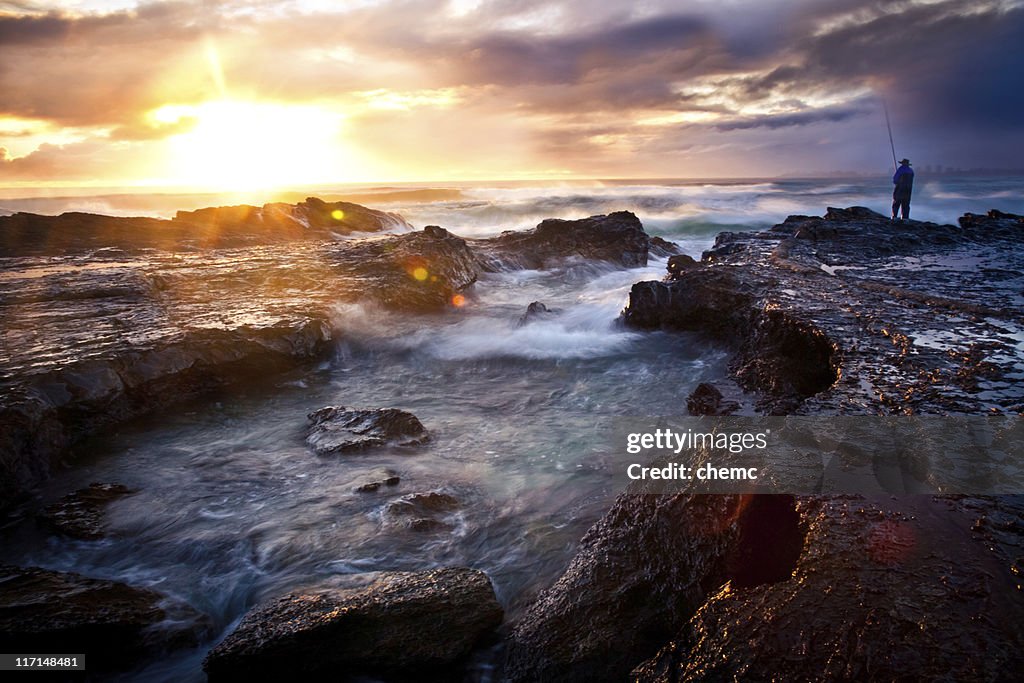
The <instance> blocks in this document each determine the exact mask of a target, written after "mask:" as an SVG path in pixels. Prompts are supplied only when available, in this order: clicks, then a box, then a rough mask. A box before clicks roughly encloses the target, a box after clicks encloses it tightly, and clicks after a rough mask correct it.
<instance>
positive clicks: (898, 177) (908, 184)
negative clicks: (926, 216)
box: [892, 159, 914, 221]
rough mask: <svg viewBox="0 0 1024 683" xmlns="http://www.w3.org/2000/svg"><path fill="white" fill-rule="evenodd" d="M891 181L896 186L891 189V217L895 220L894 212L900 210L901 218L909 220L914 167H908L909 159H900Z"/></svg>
mask: <svg viewBox="0 0 1024 683" xmlns="http://www.w3.org/2000/svg"><path fill="white" fill-rule="evenodd" d="M892 182H893V184H894V185H895V186H896V188H895V189H894V190H893V191H892V219H893V220H896V212H897V211H900V212H902V214H903V220H905V221H907V220H910V193H911V192H912V191H913V190H914V169H912V168H910V159H903V160H901V161H900V167H899V168H897V169H896V173H895V174H894V175H893V177H892Z"/></svg>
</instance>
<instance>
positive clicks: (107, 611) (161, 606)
mask: <svg viewBox="0 0 1024 683" xmlns="http://www.w3.org/2000/svg"><path fill="white" fill-rule="evenodd" d="M208 630H209V624H208V622H207V620H206V619H205V617H203V616H201V615H200V614H199V613H197V612H196V611H195V610H193V609H191V608H190V607H188V606H186V605H183V604H181V603H174V602H172V601H169V600H168V599H167V598H166V597H164V596H162V595H160V594H158V593H155V592H153V591H150V590H145V589H141V588H133V587H131V586H127V585H125V584H122V583H117V582H114V581H103V580H100V579H90V578H87V577H84V576H81V575H79V574H71V573H62V572H55V571H50V570H47V569H39V568H36V567H30V568H20V567H9V566H0V649H2V650H3V651H4V652H22V653H46V652H49V653H82V652H84V653H87V663H86V666H87V669H88V670H89V671H110V670H115V669H126V668H130V667H131V666H132V665H133V664H135V663H136V662H137V661H139V660H140V659H142V658H145V657H153V656H155V655H158V654H159V653H161V652H164V651H167V650H170V649H174V648H180V647H191V646H195V645H197V644H198V642H199V640H200V639H201V638H203V637H206V635H207V633H208Z"/></svg>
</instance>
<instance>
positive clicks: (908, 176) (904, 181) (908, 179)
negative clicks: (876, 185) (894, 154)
mask: <svg viewBox="0 0 1024 683" xmlns="http://www.w3.org/2000/svg"><path fill="white" fill-rule="evenodd" d="M892 182H893V184H894V185H895V186H896V188H895V189H894V190H893V196H896V195H906V196H908V197H909V196H910V192H911V191H912V190H913V189H914V169H912V168H910V166H900V167H899V168H897V169H896V173H895V174H894V175H893V177H892Z"/></svg>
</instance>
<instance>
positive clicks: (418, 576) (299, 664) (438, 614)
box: [203, 568, 502, 683]
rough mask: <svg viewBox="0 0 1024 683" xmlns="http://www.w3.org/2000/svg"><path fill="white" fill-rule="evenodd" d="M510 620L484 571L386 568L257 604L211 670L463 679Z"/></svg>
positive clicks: (217, 677) (312, 677)
mask: <svg viewBox="0 0 1024 683" xmlns="http://www.w3.org/2000/svg"><path fill="white" fill-rule="evenodd" d="M501 620H502V609H501V606H500V605H499V604H498V601H497V599H496V598H495V596H494V589H493V588H492V587H491V582H490V580H489V579H488V578H487V576H486V575H485V574H484V573H482V572H480V571H477V570H474V569H467V568H447V569H436V570H432V571H425V572H417V573H412V572H388V573H381V574H379V575H377V576H376V577H375V578H374V579H373V581H372V582H371V583H369V584H368V585H367V586H365V587H363V588H358V589H333V590H324V591H322V592H319V593H312V594H303V595H289V596H286V597H283V598H279V599H277V600H274V601H272V602H270V603H268V604H266V605H262V606H260V607H257V608H256V609H254V610H253V611H251V612H250V613H249V614H247V615H246V616H245V617H244V618H243V619H242V622H241V623H240V624H239V625H238V628H237V629H235V631H234V632H233V633H232V634H231V635H229V636H228V637H227V638H225V639H224V640H223V641H222V642H221V643H220V644H219V645H217V647H215V648H214V649H213V650H212V651H211V652H210V654H209V656H207V658H206V660H205V661H204V662H203V668H204V669H205V670H206V672H207V675H208V676H209V680H210V681H211V683H220V682H222V681H251V680H254V679H257V678H258V679H266V678H272V679H291V678H295V677H296V676H297V677H299V678H301V679H302V680H305V681H321V680H323V681H327V680H332V681H333V680H337V679H338V678H339V677H345V678H348V677H353V676H359V675H363V676H371V677H373V678H377V679H384V680H460V679H461V676H460V674H459V664H460V662H461V661H462V660H464V659H465V657H466V656H467V655H468V654H469V653H470V651H471V649H472V648H473V646H474V645H476V644H477V643H478V642H479V641H480V640H481V639H482V638H484V637H485V636H487V635H488V634H489V633H490V632H491V631H492V630H493V629H494V628H496V627H497V626H498V624H500V623H501Z"/></svg>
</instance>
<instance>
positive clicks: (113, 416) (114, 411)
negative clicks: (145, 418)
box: [0, 318, 332, 505]
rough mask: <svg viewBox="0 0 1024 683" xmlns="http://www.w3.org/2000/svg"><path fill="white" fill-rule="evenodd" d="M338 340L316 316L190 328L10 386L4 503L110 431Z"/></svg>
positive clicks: (0, 426) (3, 423) (5, 408)
mask: <svg viewBox="0 0 1024 683" xmlns="http://www.w3.org/2000/svg"><path fill="white" fill-rule="evenodd" d="M331 336H332V333H331V329H330V326H329V325H328V323H327V321H326V319H316V318H305V319H298V320H284V321H279V322H277V323H276V324H272V325H269V326H265V327H264V326H260V327H250V326H243V327H240V328H237V329H230V330H223V329H189V330H185V331H183V332H181V333H179V334H177V335H175V336H173V337H170V338H169V339H167V340H164V341H161V342H158V343H153V344H151V345H148V346H143V347H138V348H133V347H131V346H130V345H129V346H128V348H126V349H123V351H122V352H121V353H119V354H110V355H107V356H105V357H104V356H100V357H98V358H93V359H84V360H80V361H77V362H71V363H68V364H67V365H62V366H58V367H55V368H53V369H50V370H47V371H43V372H37V373H34V374H28V375H26V376H24V377H23V378H21V379H20V381H16V382H9V383H7V384H6V386H4V392H5V396H4V402H3V405H2V406H0V475H2V476H0V501H3V502H4V503H5V504H7V505H9V504H11V503H12V502H14V501H16V500H17V497H18V496H19V495H20V494H21V493H22V492H23V491H25V490H26V489H28V488H30V487H31V486H33V485H35V484H37V483H38V482H40V481H42V480H44V479H46V478H47V477H48V476H49V473H50V471H51V469H52V467H53V466H54V465H55V464H56V463H57V462H58V460H59V459H60V458H62V457H64V455H65V451H66V450H67V448H68V447H69V446H71V445H72V444H74V443H75V442H76V441H78V440H79V439H81V438H82V437H84V436H87V435H89V434H92V433H94V432H96V431H97V430H98V429H100V428H103V427H106V426H108V425H112V424H116V423H118V422H121V421H124V420H127V419H129V418H132V417H136V416H139V415H142V414H145V413H148V412H151V411H153V410H156V409H158V408H161V407H164V406H169V405H172V404H174V403H177V402H180V401H183V400H187V399H190V398H196V397H198V396H202V395H204V394H207V393H209V392H211V391H213V390H216V389H218V388H221V387H224V386H226V385H228V384H232V383H235V382H239V381H245V380H251V379H253V378H258V377H265V376H266V375H267V374H268V373H273V372H280V371H282V370H285V369H288V368H293V367H296V366H297V365H298V364H300V363H303V362H308V361H310V360H313V359H316V358H319V357H322V356H323V354H324V353H325V352H326V351H327V350H328V349H329V348H330V343H331Z"/></svg>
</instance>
